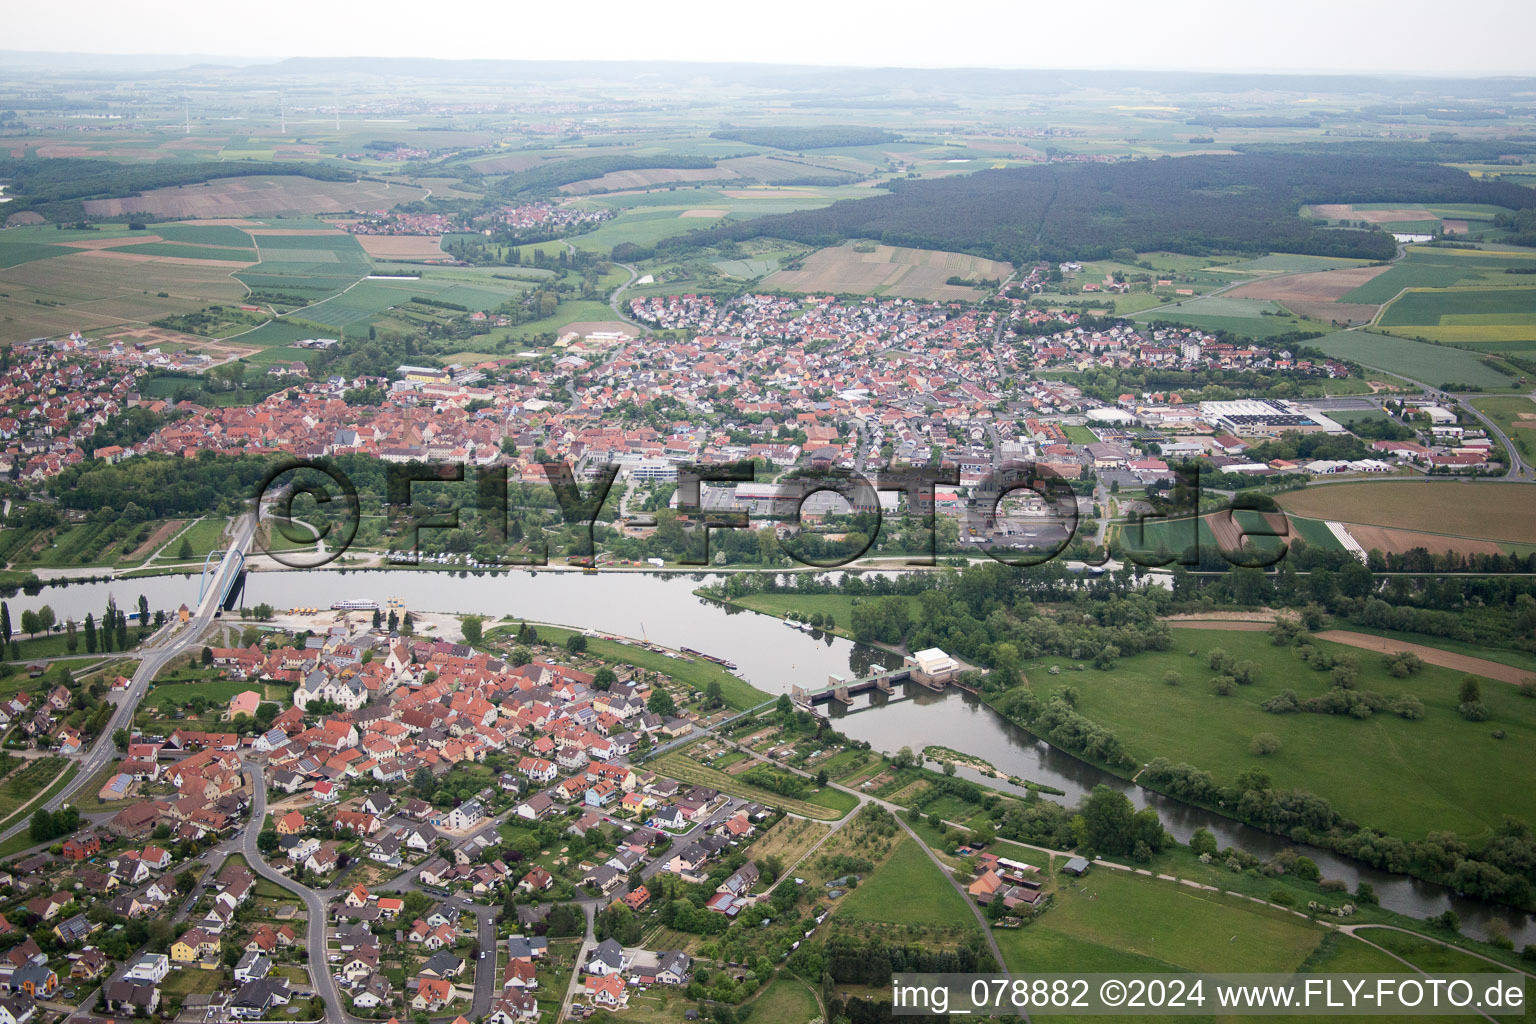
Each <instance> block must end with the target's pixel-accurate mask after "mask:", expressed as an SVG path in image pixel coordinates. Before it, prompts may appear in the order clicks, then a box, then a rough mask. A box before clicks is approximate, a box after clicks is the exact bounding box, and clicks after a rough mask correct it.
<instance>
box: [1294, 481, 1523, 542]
mask: <svg viewBox="0 0 1536 1024" xmlns="http://www.w3.org/2000/svg"><path fill="white" fill-rule="evenodd" d="M1275 500H1276V501H1278V502H1279V503H1280V505H1281V507H1283V508H1284V509H1285V510H1286V511H1287V512H1288V513H1292V514H1295V515H1300V516H1306V517H1308V518H1312V519H1333V520H1338V521H1340V522H1346V523H1365V524H1368V525H1373V526H1388V527H1395V528H1397V529H1402V530H1420V531H1423V532H1426V533H1439V534H1445V535H1450V536H1459V537H1472V538H1478V539H1484V540H1496V541H1502V542H1505V543H1510V544H1536V519H1533V518H1532V516H1531V515H1530V512H1529V509H1530V508H1531V507H1532V506H1531V502H1533V501H1536V486H1533V485H1530V484H1502V483H1501V484H1475V483H1468V482H1462V481H1450V480H1447V481H1408V480H1404V481H1385V480H1384V481H1379V482H1376V481H1373V482H1368V483H1353V484H1327V485H1325V486H1321V487H1317V486H1314V487H1308V488H1305V489H1304V490H1300V491H1288V492H1286V493H1284V494H1278V495H1276V496H1275Z"/></svg>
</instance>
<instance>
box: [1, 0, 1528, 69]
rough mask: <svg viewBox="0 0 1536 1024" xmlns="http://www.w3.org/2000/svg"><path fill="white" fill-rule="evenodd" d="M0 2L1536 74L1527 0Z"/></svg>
mask: <svg viewBox="0 0 1536 1024" xmlns="http://www.w3.org/2000/svg"><path fill="white" fill-rule="evenodd" d="M9 8H10V9H9V11H8V12H7V13H6V14H4V15H3V16H0V25H4V28H5V32H4V36H3V37H0V38H3V39H4V42H0V47H4V48H6V49H16V50H52V51H77V52H78V51H84V52H91V53H141V54H142V53H150V54H154V53H201V54H221V55H229V56H235V57H268V56H275V57H292V56H385V57H446V58H454V57H489V58H495V57H505V58H522V59H579V58H589V59H597V60H615V59H635V58H640V59H658V60H724V61H732V60H735V61H750V62H757V63H805V64H837V65H850V64H851V65H866V66H869V65H873V66H901V67H954V66H972V67H1003V68H1017V67H1055V68H1179V69H1188V70H1210V71H1232V70H1238V71H1338V72H1352V71H1353V72H1394V71H1395V72H1403V73H1436V74H1445V75H1457V76H1460V75H1504V74H1536V46H1533V45H1532V42H1533V41H1536V2H1532V0H1486V2H1483V3H1478V4H1476V5H1468V6H1467V7H1465V8H1460V7H1458V5H1455V4H1451V3H1447V2H1445V0H1283V2H1279V3H1274V2H1259V0H1161V2H1157V0H1097V2H1094V3H1068V2H1062V0H1050V2H1045V3H1042V2H1040V0H971V2H966V3H933V2H922V3H918V2H912V0H768V2H761V0H759V2H756V3H741V2H736V3H732V2H729V0H711V2H704V0H649V2H647V0H625V2H618V0H575V2H573V3H571V2H567V3H558V2H556V3H550V2H545V3H533V2H530V0H458V2H449V3H441V4H437V3H422V2H420V0H414V2H409V3H407V2H404V0H379V2H374V3H358V2H356V0H348V2H345V3H337V2H334V0H261V2H259V3H254V4H214V3H210V2H209V0H149V2H147V3H141V4H132V3H124V2H123V0H45V2H42V3H17V4H11V5H9ZM1468 17H1470V18H1472V19H1473V20H1472V21H1470V22H1469V21H1467V20H1466V18H1468Z"/></svg>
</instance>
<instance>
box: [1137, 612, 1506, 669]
mask: <svg viewBox="0 0 1536 1024" xmlns="http://www.w3.org/2000/svg"><path fill="white" fill-rule="evenodd" d="M1231 614H1232V615H1233V616H1238V615H1242V616H1248V617H1244V618H1236V617H1233V618H1228V617H1226V616H1225V615H1221V616H1220V617H1216V616H1209V617H1207V616H1199V615H1191V616H1188V617H1185V616H1169V617H1167V618H1164V619H1163V621H1164V622H1166V623H1168V625H1170V626H1172V627H1174V628H1175V629H1180V628H1182V629H1224V630H1228V631H1230V632H1239V633H1250V632H1258V631H1260V630H1265V629H1268V628H1269V626H1270V623H1271V622H1272V621H1273V619H1267V618H1258V617H1256V616H1258V614H1259V613H1256V612H1233V613H1231ZM1313 635H1314V636H1316V637H1317V638H1318V639H1319V640H1329V641H1331V642H1333V643H1336V644H1343V645H1344V646H1346V647H1358V648H1360V650H1362V651H1380V652H1381V653H1382V654H1396V653H1398V652H1399V651H1407V652H1408V653H1410V654H1416V655H1418V656H1419V660H1421V661H1423V662H1424V663H1425V664H1427V665H1439V666H1440V667H1441V668H1448V669H1451V670H1452V671H1453V672H1470V673H1472V674H1473V675H1478V676H1483V677H1484V678H1486V679H1493V680H1497V681H1498V682H1501V683H1512V684H1514V685H1519V684H1520V683H1523V682H1525V681H1526V680H1527V679H1536V672H1532V671H1530V670H1529V669H1523V668H1516V667H1515V666H1513V665H1505V664H1502V663H1500V662H1497V661H1489V660H1488V659H1487V658H1475V657H1473V656H1472V655H1470V654H1457V653H1456V652H1454V651H1445V650H1441V649H1440V648H1438V647H1428V646H1426V645H1424V644H1415V643H1409V642H1408V641H1406V640H1391V639H1388V638H1387V637H1382V636H1372V635H1371V634H1370V633H1356V632H1354V631H1352V630H1348V629H1325V630H1323V631H1322V632H1320V633H1314V634H1313Z"/></svg>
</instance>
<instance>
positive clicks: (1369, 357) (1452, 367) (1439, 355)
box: [1307, 331, 1514, 388]
mask: <svg viewBox="0 0 1536 1024" xmlns="http://www.w3.org/2000/svg"><path fill="white" fill-rule="evenodd" d="M1307 344H1308V345H1310V346H1311V347H1313V348H1316V349H1320V350H1321V351H1323V352H1325V353H1327V354H1328V355H1330V356H1332V357H1333V358H1335V359H1346V360H1349V361H1350V362H1355V363H1360V364H1361V365H1363V366H1369V367H1372V368H1374V369H1378V370H1385V371H1387V372H1389V373H1399V374H1402V375H1403V376H1404V377H1408V378H1410V379H1412V380H1417V381H1422V382H1423V383H1425V384H1428V385H1429V386H1430V387H1439V386H1440V385H1442V384H1447V383H1454V384H1466V385H1475V386H1477V387H1481V388H1506V387H1509V386H1510V385H1511V384H1513V383H1514V379H1513V378H1511V377H1510V376H1509V375H1508V374H1506V373H1504V372H1502V371H1501V370H1498V369H1496V368H1494V367H1492V366H1489V365H1488V364H1487V363H1486V362H1484V361H1483V358H1482V356H1481V355H1479V354H1478V353H1476V352H1469V351H1467V350H1466V349H1462V348H1451V347H1449V346H1445V345H1431V344H1428V343H1425V342H1420V341H1410V340H1409V339H1407V338H1399V337H1396V336H1394V335H1390V334H1377V333H1375V332H1373V331H1336V332H1335V333H1333V334H1329V335H1325V336H1323V337H1321V338H1315V339H1313V340H1312V341H1309V342H1307Z"/></svg>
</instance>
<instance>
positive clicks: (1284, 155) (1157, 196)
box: [662, 147, 1536, 263]
mask: <svg viewBox="0 0 1536 1024" xmlns="http://www.w3.org/2000/svg"><path fill="white" fill-rule="evenodd" d="M1297 148H1298V149H1302V147H1297ZM887 184H888V187H889V189H890V194H889V195H884V196H877V197H873V198H870V199H847V200H843V201H841V202H838V203H833V204H832V205H831V206H828V207H824V208H822V209H818V210H802V211H798V212H795V213H786V214H779V215H777V216H770V217H761V218H756V219H753V220H750V221H744V222H732V223H725V224H722V225H720V226H718V227H716V228H713V229H711V230H707V231H699V232H693V233H690V234H688V235H683V236H679V237H678V238H674V239H670V240H668V241H666V242H663V243H662V247H663V248H684V247H688V246H695V245H714V244H719V243H720V242H723V241H726V240H730V239H734V240H738V241H740V240H744V239H748V238H756V237H776V238H786V239H790V240H792V241H796V242H802V243H804V244H807V245H833V244H836V243H839V242H842V241H844V240H847V239H850V238H872V239H878V240H879V241H881V242H883V243H886V244H888V245H904V246H913V247H916V248H927V249H944V250H949V251H955V252H969V253H974V254H976V255H979V256H985V257H987V258H990V259H997V260H1008V261H1011V262H1014V263H1020V262H1026V261H1032V260H1040V259H1044V260H1066V259H1077V260H1088V259H1107V258H1109V257H1110V255H1111V254H1112V253H1113V251H1114V250H1116V249H1122V248H1130V249H1134V250H1136V251H1138V252H1148V251H1154V250H1166V251H1170V252H1179V253H1188V254H1191V255H1201V254H1206V253H1212V252H1294V253H1305V254H1310V255H1316V256H1347V257H1356V258H1364V259H1372V260H1386V259H1389V258H1391V256H1392V255H1393V253H1394V252H1395V245H1394V242H1393V239H1392V236H1391V235H1389V234H1387V233H1386V232H1384V231H1380V230H1355V229H1341V228H1328V227H1323V226H1319V225H1317V224H1315V223H1313V222H1310V221H1307V220H1304V219H1302V218H1301V217H1300V216H1298V211H1299V210H1300V208H1301V206H1302V205H1304V204H1307V203H1318V202H1328V203H1371V202H1404V203H1410V202H1416V203H1428V202H1434V203H1487V204H1492V205H1496V206H1503V207H1506V208H1509V209H1526V208H1530V207H1536V192H1533V191H1532V190H1530V189H1527V188H1523V187H1521V186H1519V185H1514V184H1510V183H1506V182H1490V181H1480V180H1478V179H1475V178H1473V177H1471V176H1470V175H1468V174H1467V173H1466V172H1465V171H1460V170H1455V169H1453V168H1449V167H1444V166H1441V165H1439V164H1435V163H1431V162H1428V161H1426V160H1422V159H1411V158H1406V157H1398V156H1388V157H1381V156H1368V155H1344V156H1335V155H1333V154H1331V153H1315V152H1312V151H1307V150H1304V149H1303V151H1301V152H1294V151H1288V150H1274V151H1270V150H1266V151H1260V152H1252V153H1243V154H1239V155H1236V156H1191V157H1178V158H1172V157H1170V158H1163V159H1158V160H1131V161H1125V162H1120V163H1102V164H1101V163H1093V164H1088V163H1084V164H1046V165H1042V166H1036V167H1019V168H1005V169H1002V170H988V171H980V172H978V173H976V174H971V175H964V176H957V177H953V178H943V179H934V180H923V179H917V180H897V181H892V182H889V183H887Z"/></svg>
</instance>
